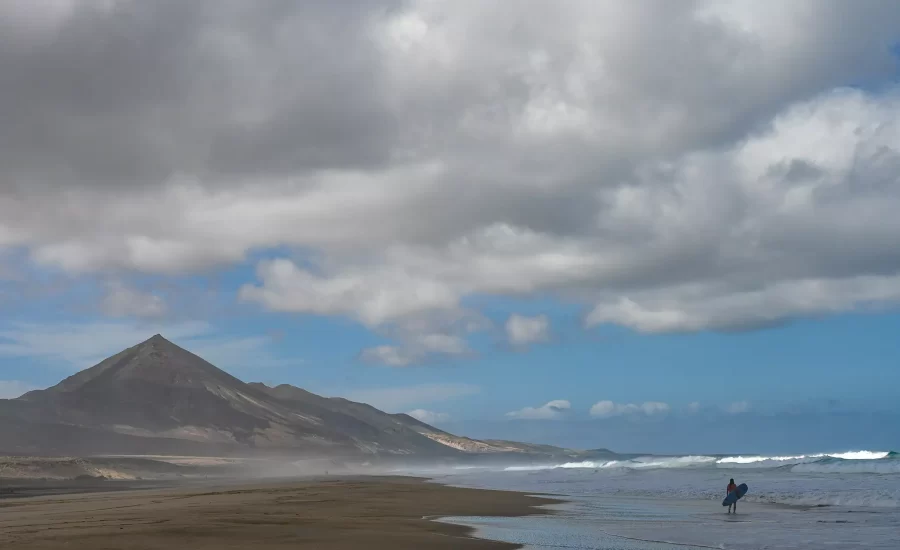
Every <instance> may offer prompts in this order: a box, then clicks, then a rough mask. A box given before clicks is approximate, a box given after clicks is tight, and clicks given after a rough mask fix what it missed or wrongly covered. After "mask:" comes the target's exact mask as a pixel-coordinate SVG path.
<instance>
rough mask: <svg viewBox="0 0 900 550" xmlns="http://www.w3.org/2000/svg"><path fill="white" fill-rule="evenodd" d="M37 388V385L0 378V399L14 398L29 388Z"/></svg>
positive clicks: (26, 391) (28, 390) (29, 389)
mask: <svg viewBox="0 0 900 550" xmlns="http://www.w3.org/2000/svg"><path fill="white" fill-rule="evenodd" d="M36 389H39V388H37V386H33V385H31V384H27V383H25V382H19V381H17V380H0V399H15V398H16V397H19V396H20V395H22V394H25V393H28V392H30V391H31V390H36Z"/></svg>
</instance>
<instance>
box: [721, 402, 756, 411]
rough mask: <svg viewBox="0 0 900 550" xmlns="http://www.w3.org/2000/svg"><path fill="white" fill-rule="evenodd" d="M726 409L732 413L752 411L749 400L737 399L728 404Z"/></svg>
mask: <svg viewBox="0 0 900 550" xmlns="http://www.w3.org/2000/svg"><path fill="white" fill-rule="evenodd" d="M725 410H726V411H727V412H728V413H730V414H741V413H745V412H750V403H748V402H747V401H735V402H734V403H731V404H730V405H728V406H727V407H726V408H725Z"/></svg>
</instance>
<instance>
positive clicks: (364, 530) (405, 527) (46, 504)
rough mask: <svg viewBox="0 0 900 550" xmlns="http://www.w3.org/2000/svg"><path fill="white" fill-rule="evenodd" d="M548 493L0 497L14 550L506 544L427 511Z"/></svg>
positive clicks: (401, 490) (327, 484) (500, 509)
mask: <svg viewBox="0 0 900 550" xmlns="http://www.w3.org/2000/svg"><path fill="white" fill-rule="evenodd" d="M552 502H553V501H552V500H549V499H542V498H533V497H529V496H526V495H524V494H521V493H515V492H505V491H483V490H476V489H461V488H454V487H446V486H442V485H437V484H434V483H427V482H425V481H423V480H419V479H412V478H352V479H343V480H319V481H294V482H283V483H266V484H262V483H257V484H254V485H240V486H237V485H231V486H222V487H200V488H198V487H192V488H180V489H164V490H143V491H124V492H114V493H109V492H107V493H91V494H81V495H71V494H70V495H62V496H59V495H56V496H42V497H35V498H20V499H7V500H2V501H0V546H2V547H3V548H4V549H5V550H13V549H28V550H36V549H50V548H53V549H57V548H66V549H69V550H82V549H84V550H104V549H109V550H112V549H121V548H128V549H134V550H156V549H165V550H173V549H181V548H185V549H187V548H190V549H192V550H203V549H216V550H219V549H224V548H247V549H249V548H254V549H256V548H291V549H296V548H316V549H335V550H338V549H339V550H345V549H356V548H367V549H382V548H383V549H397V550H402V549H406V548H408V549H421V548H425V547H427V548H430V549H443V548H446V549H506V548H516V547H517V546H515V545H511V544H506V543H498V542H491V541H484V540H478V539H473V538H471V537H470V530H469V529H468V528H466V527H461V526H454V525H447V524H442V523H437V522H433V521H429V520H428V519H425V518H428V517H432V516H470V515H471V516H522V515H529V514H534V513H541V511H540V510H539V509H536V508H535V506H537V505H540V504H549V503H552Z"/></svg>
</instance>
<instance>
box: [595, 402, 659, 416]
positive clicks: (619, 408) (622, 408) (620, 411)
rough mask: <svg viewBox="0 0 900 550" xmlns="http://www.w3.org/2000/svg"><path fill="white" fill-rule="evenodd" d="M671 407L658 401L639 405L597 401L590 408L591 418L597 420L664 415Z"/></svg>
mask: <svg viewBox="0 0 900 550" xmlns="http://www.w3.org/2000/svg"><path fill="white" fill-rule="evenodd" d="M670 408H671V407H669V405H668V403H661V402H659V401H645V402H644V403H641V404H639V405H636V404H634V403H615V402H613V401H598V402H597V403H594V405H593V406H592V407H591V410H590V414H591V416H594V417H597V418H610V417H613V416H624V415H635V414H642V415H645V416H654V415H664V414H667V413H668V412H669V410H670Z"/></svg>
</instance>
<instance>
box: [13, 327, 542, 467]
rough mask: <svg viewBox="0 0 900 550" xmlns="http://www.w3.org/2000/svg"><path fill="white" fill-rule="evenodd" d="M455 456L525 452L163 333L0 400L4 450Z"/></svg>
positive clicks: (81, 452)
mask: <svg viewBox="0 0 900 550" xmlns="http://www.w3.org/2000/svg"><path fill="white" fill-rule="evenodd" d="M2 452H6V453H14V454H50V455H64V454H76V455H88V454H196V455H207V456H209V455H253V454H267V455H272V454H285V455H304V456H359V455H375V456H424V457H438V456H439V457H454V456H459V455H465V454H472V453H507V452H527V451H523V449H522V448H517V447H516V446H515V445H512V444H509V443H508V442H501V443H499V444H498V443H493V442H483V441H477V440H473V439H469V438H465V437H459V436H455V435H453V434H450V433H447V432H444V431H442V430H439V429H437V428H435V427H433V426H430V425H428V424H425V423H424V422H420V421H418V420H416V419H414V418H412V417H410V416H408V415H405V414H388V413H385V412H383V411H380V410H378V409H376V408H375V407H372V406H370V405H366V404H364V403H356V402H353V401H349V400H346V399H341V398H326V397H322V396H319V395H316V394H313V393H310V392H308V391H306V390H303V389H301V388H297V387H294V386H290V385H286V384H285V385H280V386H276V387H269V386H266V385H264V384H259V383H249V384H248V383H245V382H242V381H241V380H239V379H237V378H235V377H234V376H231V375H230V374H228V373H226V372H224V371H222V370H220V369H218V368H216V367H215V366H213V365H212V364H210V363H208V362H207V361H205V360H204V359H202V358H201V357H198V356H197V355H194V354H193V353H191V352H189V351H187V350H185V349H182V348H180V347H178V346H177V345H175V344H173V343H172V342H169V341H168V340H166V339H165V338H163V337H162V336H160V335H158V334H157V335H155V336H153V337H152V338H150V339H149V340H147V341H145V342H142V343H140V344H138V345H136V346H134V347H131V348H128V349H126V350H124V351H122V352H120V353H118V354H116V355H114V356H112V357H110V358H108V359H106V360H104V361H102V362H100V363H99V364H97V365H96V366H94V367H91V368H89V369H86V370H84V371H81V372H79V373H77V374H75V375H73V376H70V377H69V378H66V379H65V380H63V381H62V382H60V383H59V384H57V385H56V386H53V387H51V388H48V389H46V390H37V391H32V392H29V393H27V394H25V395H23V396H22V397H20V398H18V399H13V400H0V453H2Z"/></svg>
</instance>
